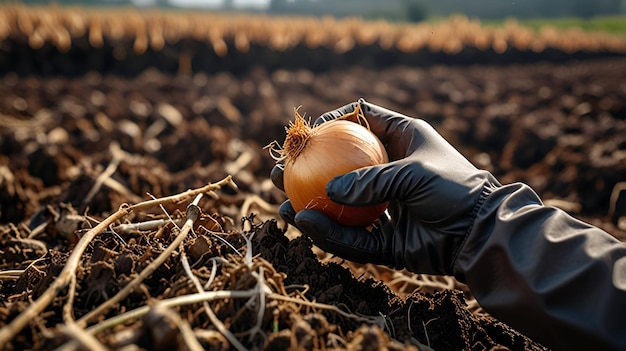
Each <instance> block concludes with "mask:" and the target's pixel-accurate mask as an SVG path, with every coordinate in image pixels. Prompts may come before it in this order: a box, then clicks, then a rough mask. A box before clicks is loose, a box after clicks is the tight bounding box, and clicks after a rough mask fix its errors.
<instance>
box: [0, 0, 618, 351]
mask: <svg viewBox="0 0 626 351" xmlns="http://www.w3.org/2000/svg"><path fill="white" fill-rule="evenodd" d="M331 4H332V5H331ZM381 4H384V6H382V5H381ZM624 16H626V1H623V0H619V1H609V0H603V1H582V0H581V1H568V2H565V1H555V2H548V1H545V0H544V1H525V2H517V1H514V2H506V3H504V2H501V1H495V0H493V1H488V0H483V1H477V0H474V1H471V2H468V1H452V0H445V1H444V0H441V1H437V2H432V3H431V2H428V3H427V2H425V1H408V0H407V1H403V0H392V1H356V0H346V1H332V2H331V1H327V0H318V1H269V0H268V1H252V0H246V1H244V0H239V1H235V0H233V1H208V0H206V1H198V2H191V1H187V2H185V1H181V0H177V1H174V0H172V1H163V0H141V1H140V0H133V1H121V0H120V1H116V0H112V1H103V2H87V1H82V2H81V1H72V2H64V1H57V2H55V3H54V4H49V3H47V2H41V1H40V2H37V1H24V2H21V3H15V2H4V3H1V4H0V229H1V230H0V241H1V242H2V243H3V244H6V245H7V246H6V247H8V246H9V245H17V244H15V242H16V241H15V240H14V238H13V236H15V237H19V236H20V235H21V236H24V237H27V236H30V235H33V234H32V232H33V230H34V228H35V227H37V226H39V225H41V222H42V221H46V220H47V221H50V223H53V222H54V221H56V220H57V219H58V218H59V216H56V217H54V216H52V213H53V211H52V210H51V209H56V210H57V211H58V212H60V213H65V212H64V211H66V209H67V207H68V206H69V207H71V208H74V209H76V212H77V213H80V214H83V213H88V214H89V215H90V216H94V217H98V218H101V217H104V216H106V215H107V214H110V213H111V212H113V211H115V210H116V209H117V208H118V207H119V206H120V204H121V203H123V202H129V201H135V202H136V201H137V200H138V199H141V198H143V197H145V194H146V193H150V194H152V195H154V196H157V197H159V196H165V195H169V194H172V193H176V192H181V191H184V190H186V189H188V188H193V187H198V186H202V185H203V184H206V182H207V181H216V180H218V179H221V178H222V177H224V176H226V175H227V174H231V175H233V177H234V180H235V182H236V183H237V184H238V185H239V187H240V189H239V192H238V193H237V194H227V195H225V199H223V200H220V202H218V203H217V204H216V205H215V206H214V208H211V210H213V211H217V212H219V213H220V214H221V215H222V216H223V217H228V218H231V222H230V223H231V229H233V228H234V229H233V230H239V229H240V228H239V226H238V225H239V224H240V219H241V215H249V213H247V212H246V211H248V210H249V211H253V212H255V213H257V215H258V216H259V217H258V218H261V219H264V220H266V219H276V220H277V221H278V223H279V224H280V225H284V223H283V222H282V220H281V219H280V218H279V216H278V214H277V212H276V208H277V205H278V204H280V203H281V202H282V201H283V200H285V196H284V194H283V193H281V192H280V191H278V190H277V189H275V188H274V187H273V186H272V184H271V182H270V181H269V179H268V175H269V172H270V170H271V168H272V166H273V164H274V163H273V162H274V161H273V159H271V158H270V157H269V155H268V154H267V152H266V151H265V150H263V149H262V148H263V146H265V145H267V144H268V143H270V142H272V141H274V140H278V141H279V142H280V141H282V140H283V138H284V126H285V125H286V124H287V123H288V122H289V121H290V120H292V118H293V108H294V107H297V106H302V107H301V109H300V111H301V112H306V114H307V116H311V117H312V118H315V117H317V116H318V115H320V114H322V113H324V112H326V111H329V110H331V109H334V108H337V107H339V106H342V105H344V104H346V103H349V102H353V101H356V100H357V99H359V98H361V97H362V98H365V99H366V100H368V101H370V102H373V103H377V104H380V105H382V106H385V107H388V108H390V109H393V110H396V111H399V112H401V113H404V114H407V115H409V116H415V117H420V118H423V119H425V120H427V121H428V122H430V123H431V124H433V125H434V126H435V128H436V129H437V130H438V131H439V132H440V133H441V134H442V135H444V136H445V137H446V138H447V139H448V140H449V141H450V142H451V143H452V144H454V145H455V146H456V147H457V148H458V149H459V150H460V151H461V152H462V153H463V154H464V155H465V156H466V157H468V158H469V159H470V160H471V161H472V162H474V163H475V164H476V165H477V166H478V167H481V168H484V169H488V170H489V171H491V172H493V173H494V174H495V175H496V177H498V178H499V179H500V180H501V181H502V182H503V183H510V182H515V181H524V182H527V183H528V184H530V185H531V186H532V187H533V188H534V189H535V190H537V192H538V193H539V194H540V196H541V197H542V198H543V199H544V200H545V201H546V203H547V204H550V205H554V206H558V207H561V208H563V209H564V210H566V211H568V212H570V213H572V214H574V215H575V216H577V217H579V218H581V219H583V220H585V221H588V222H591V223H593V224H595V225H598V226H600V227H602V228H604V229H606V230H607V231H609V232H610V233H611V234H613V235H615V236H616V237H618V238H620V239H626V183H624V182H626V23H625V22H626V21H625V18H626V17H624ZM120 150H123V153H122V154H123V155H124V157H121V158H120V156H119V155H120ZM114 161H115V162H118V167H117V168H116V169H115V170H114V171H113V173H110V174H108V176H109V177H110V178H111V179H112V180H110V181H109V182H108V183H102V181H101V179H102V178H101V177H102V174H106V173H107V172H108V169H109V167H110V165H111V163H113V162H114ZM98 184H99V185H98ZM103 184H104V185H103ZM96 185H98V186H101V190H100V191H99V192H98V193H97V194H96V195H94V197H93V198H90V199H89V201H86V200H85V194H86V193H87V192H88V190H89V189H92V188H93V187H95V186H96ZM250 199H253V200H250ZM251 201H252V202H251ZM251 203H252V204H253V205H251ZM61 204H62V205H61ZM254 204H256V205H254ZM244 212H245V213H244ZM46 216H47V217H46ZM54 218H56V219H54ZM226 222H228V221H226V220H224V223H223V225H224V226H226V225H227V224H225V223H226ZM51 227H52V225H50V226H48V227H46V228H48V229H45V231H44V232H43V233H40V234H38V235H42V239H41V240H42V241H45V242H46V245H50V246H51V247H52V246H53V245H56V247H62V248H63V247H66V246H67V245H70V246H71V244H72V243H71V242H69V241H68V240H64V239H63V237H59V235H58V233H57V232H55V231H54V230H53V229H50V228H51ZM2 240H5V241H2ZM207 240H208V239H207ZM0 249H4V248H3V247H0ZM7 252H8V251H7ZM318 254H319V257H323V254H321V253H319V252H318ZM3 257H4V256H3ZM268 259H269V258H268ZM325 259H327V257H326V258H325ZM277 260H278V259H277ZM335 260H336V261H338V260H337V259H335ZM9 261H10V260H9ZM9 261H7V260H6V259H5V261H0V266H1V267H2V268H3V269H6V268H7V267H10V268H15V267H20V264H22V263H23V262H21V261H19V260H16V261H11V262H9ZM341 264H342V265H344V266H348V265H349V263H345V262H342V263H341ZM283 268H284V267H283ZM350 269H352V270H353V272H357V273H358V274H366V273H367V274H369V276H374V277H376V278H377V279H383V280H385V281H386V282H388V283H390V282H392V281H395V283H390V285H389V286H390V288H391V289H392V290H393V291H394V293H397V294H399V295H402V296H406V295H408V294H410V293H411V292H412V289H415V288H416V287H420V286H422V287H423V286H426V285H427V284H426V283H427V282H428V281H429V280H428V279H430V278H424V277H417V278H415V277H412V278H407V277H408V275H403V276H399V275H398V274H399V273H397V272H388V271H385V270H384V269H382V268H381V267H365V268H364V267H362V266H350ZM290 272H291V271H290ZM303 276H304V275H303ZM120 279H121V280H120V283H119V284H122V283H121V282H123V277H122V278H120ZM303 279H304V278H303ZM393 279H396V280H393ZM408 279H413V280H408ZM430 282H431V283H432V284H431V285H430V288H432V287H433V286H435V287H437V288H438V289H439V288H441V287H442V286H443V287H448V288H450V287H454V286H456V285H454V284H453V283H451V282H450V280H447V281H444V283H445V284H448V285H442V283H441V281H439V285H437V284H435V283H433V281H430ZM115 284H117V283H111V284H110V285H111V286H115ZM159 284H160V282H155V285H156V286H157V287H153V286H151V287H150V289H153V288H154V289H157V288H158V285H159ZM168 284H169V283H168ZM337 284H339V285H341V283H337ZM420 284H421V285H420ZM424 284H426V285H424ZM13 288H15V284H12V283H10V284H9V283H6V284H4V285H2V286H0V296H2V297H8V296H12V295H11V294H12V293H13V290H12V289H13ZM31 288H32V287H31ZM333 288H334V287H333ZM320 289H321V288H320ZM333 291H334V290H333ZM333 291H331V292H328V291H326V290H320V291H317V292H315V293H316V294H317V293H320V294H322V293H323V294H324V295H323V296H326V297H328V296H336V295H337V294H335V293H332V292H333ZM114 292H115V291H113V292H109V293H114ZM152 293H153V296H157V292H156V291H152ZM313 293H314V292H313V291H311V292H309V295H307V297H308V298H310V299H317V298H319V296H318V295H312V294H313ZM2 294H4V295H2ZM346 294H347V297H346V301H332V302H333V303H346V304H350V303H353V302H354V301H352V300H355V301H357V300H359V299H362V296H365V295H364V294H363V293H362V292H359V293H358V294H357V295H355V296H352V295H349V294H348V293H347V292H346ZM348 295H349V296H348ZM20 296H21V297H18V298H16V299H18V300H19V299H24V298H26V297H28V295H27V294H25V295H20ZM97 298H98V297H97ZM97 298H95V299H97ZM100 298H101V299H102V297H100ZM467 298H468V299H469V300H470V301H471V296H470V295H467ZM78 299H79V300H78V301H79V302H80V301H82V300H80V294H79V297H78ZM90 299H91V298H90ZM347 299H352V300H350V301H347ZM2 300H3V301H5V300H6V301H8V299H2ZM87 300H89V299H87ZM20 301H21V300H20ZM90 301H91V300H89V301H87V302H90ZM61 302H62V301H61ZM82 302H85V301H82ZM77 304H78V303H77ZM3 306H5V305H0V316H1V317H5V318H7V319H8V317H7V316H11V318H12V317H14V316H15V315H16V314H17V313H18V312H19V311H18V309H19V308H18V307H14V308H13V309H12V310H10V311H9V310H8V309H3ZM81 306H82V307H81V308H84V310H83V311H78V312H77V313H79V312H80V313H85V311H88V310H89V309H90V308H91V307H93V306H91V305H89V304H87V305H84V306H83V305H81ZM57 307H58V309H59V310H60V307H59V306H57ZM405 307H406V306H405ZM472 308H473V311H475V310H476V309H477V305H476V304H475V303H474V304H473V305H472ZM370 312H371V311H369V312H367V313H370ZM440 312H441V311H440ZM448 312H449V311H448ZM224 313H226V312H224ZM329 313H330V312H329ZM364 313H365V312H364ZM438 313H439V312H438ZM441 313H442V314H443V313H444V312H441ZM453 313H454V312H453ZM456 313H457V315H452V318H451V320H454V321H456V320H465V319H463V318H469V317H467V315H465V314H463V313H462V312H459V311H458V310H457V311H456ZM331 315H332V314H327V316H331ZM404 315H405V316H406V313H405V314H404ZM329 318H330V317H329ZM332 318H338V317H337V316H336V315H333V317H332ZM470 319H471V318H470ZM3 320H6V319H0V326H3V325H4V324H3V323H2V322H3ZM250 320H253V318H251V319H250ZM337 320H340V318H339V319H337ZM39 322H40V323H41V325H46V326H47V327H52V326H54V322H55V320H54V318H52V319H51V321H46V320H43V321H39ZM39 322H38V323H39ZM422 322H423V321H422V320H420V321H419V322H418V324H416V325H415V326H413V331H415V330H418V329H419V330H422V329H423V328H422V327H423V325H422ZM285 323H286V322H285ZM484 323H486V322H485V321H484V320H482V319H481V320H479V321H475V320H472V321H471V322H467V323H466V324H464V325H466V326H467V325H471V326H474V325H478V326H479V328H480V327H481V326H484V325H485V324H484ZM461 324H463V323H461ZM269 325H270V324H269V323H267V324H266V325H265V326H266V327H267V331H268V334H270V333H269V331H270V329H269V328H270V327H269ZM295 325H296V323H294V324H293V328H295ZM204 327H206V325H204ZM288 327H289V328H291V327H292V326H291V325H289V326H288ZM353 327H354V326H353V325H351V326H348V325H344V326H343V328H347V329H346V330H348V329H349V328H352V329H350V330H353V329H355V328H353ZM444 327H445V326H442V327H441V328H439V327H435V325H434V324H433V325H432V329H431V330H430V331H429V332H430V340H429V342H431V341H432V342H433V343H434V344H435V346H440V347H435V349H446V346H449V345H447V344H445V342H446V339H449V340H457V341H459V340H460V341H459V343H460V344H462V343H463V342H464V340H462V338H460V335H461V333H460V332H459V333H458V335H454V337H452V336H451V335H446V329H445V328H444ZM242 328H243V327H242ZM398 328H399V329H398V333H399V334H401V333H402V330H404V332H406V333H408V332H411V333H413V331H411V327H410V325H409V327H408V330H405V329H406V328H405V329H400V327H398ZM424 328H425V327H424ZM33 330H38V329H37V328H36V327H33ZM294 330H295V329H294ZM455 330H456V329H455ZM472 332H475V330H474V329H472ZM399 334H398V335H399ZM325 335H326V334H325ZM389 335H391V334H389ZM435 335H440V336H442V337H441V338H439V339H434V337H435ZM504 335H508V336H509V337H510V335H512V334H510V333H509V334H507V333H504ZM412 336H414V337H415V338H417V339H418V340H419V341H420V342H422V343H426V341H427V338H428V336H426V335H422V334H420V335H417V334H416V335H412ZM283 337H284V335H283ZM320 337H321V336H320ZM345 337H346V340H347V341H346V342H351V339H349V338H348V337H347V336H345ZM29 338H30V335H27V333H26V332H25V334H21V335H20V338H19V340H20V342H21V343H22V344H19V345H22V346H24V347H28V348H35V349H38V348H39V349H45V342H42V341H41V340H44V339H45V338H42V339H41V340H40V344H37V345H33V344H32V343H33V341H32V340H31V339H29ZM246 339H247V338H246ZM331 339H332V337H330V336H328V339H327V340H326V341H329V340H331ZM355 339H356V338H355ZM58 340H59V339H57V341H58ZM435 340H438V341H435ZM498 340H501V339H498ZM516 340H517V342H519V343H520V344H517V346H518V347H519V346H520V345H521V344H523V343H525V342H526V341H524V340H522V339H516ZM520 340H521V341H520ZM465 341H467V340H465ZM329 342H330V341H329ZM437 342H439V343H441V344H436V343H437ZM460 344H455V345H456V346H458V345H460ZM109 345H110V344H109ZM246 345H247V346H254V347H261V346H262V345H265V344H263V343H262V342H259V341H258V340H256V341H254V342H253V341H249V343H248V344H246ZM524 345H526V346H528V345H527V344H524ZM266 346H267V345H266ZM513 346H514V345H513V344H510V345H508V346H507V347H510V348H513ZM142 347H145V344H142ZM451 349H454V348H451ZM456 349H459V348H458V347H457V348H456Z"/></svg>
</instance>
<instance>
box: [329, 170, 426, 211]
mask: <svg viewBox="0 0 626 351" xmlns="http://www.w3.org/2000/svg"><path fill="white" fill-rule="evenodd" d="M412 168H414V167H413V166H411V165H410V164H407V163H406V162H402V160H398V161H395V162H390V163H385V164H381V165H376V166H371V167H364V168H360V169H358V170H355V171H352V172H349V173H346V174H343V175H340V176H337V177H335V178H333V179H331V180H330V181H329V182H328V184H327V185H326V193H327V194H328V197H329V198H330V199H331V200H333V201H335V202H338V203H340V204H342V205H349V206H368V205H374V204H379V203H383V202H386V201H390V200H400V201H402V200H405V199H406V197H407V195H408V194H411V193H412V190H414V189H415V186H416V185H417V184H418V181H419V179H416V175H418V174H420V173H419V172H415V170H414V169H412Z"/></svg>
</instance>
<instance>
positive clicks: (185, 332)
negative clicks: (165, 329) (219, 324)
mask: <svg viewBox="0 0 626 351" xmlns="http://www.w3.org/2000/svg"><path fill="white" fill-rule="evenodd" d="M153 310H154V311H156V312H157V313H158V314H160V315H162V316H164V317H165V318H167V319H169V320H171V321H172V322H174V324H176V326H177V327H178V330H180V335H181V336H182V338H183V341H184V342H185V346H186V347H187V349H188V350H189V351H203V350H204V348H203V347H202V345H200V342H198V339H196V335H195V334H194V332H193V330H191V327H190V326H189V323H187V321H186V320H183V319H182V318H180V315H179V314H178V313H176V312H174V311H173V310H171V309H169V308H167V307H163V306H161V305H158V304H157V305H155V306H154V307H153Z"/></svg>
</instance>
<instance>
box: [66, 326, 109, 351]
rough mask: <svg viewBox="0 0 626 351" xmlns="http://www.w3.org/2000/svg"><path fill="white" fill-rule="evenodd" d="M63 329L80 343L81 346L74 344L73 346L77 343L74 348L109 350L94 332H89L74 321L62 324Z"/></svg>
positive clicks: (94, 350)
mask: <svg viewBox="0 0 626 351" xmlns="http://www.w3.org/2000/svg"><path fill="white" fill-rule="evenodd" d="M61 331H62V332H63V333H64V334H65V335H67V336H69V337H71V338H72V339H73V340H74V341H76V342H77V343H78V344H80V347H79V346H78V345H76V344H72V346H74V345H76V347H73V348H72V349H80V350H92V351H107V350H108V349H107V348H106V347H105V346H104V345H102V344H101V343H100V342H99V341H98V339H96V338H95V337H94V336H93V335H92V334H90V333H88V332H87V331H85V329H83V328H81V327H79V326H78V324H76V323H74V322H72V323H67V324H65V325H63V326H61ZM66 345H67V344H66Z"/></svg>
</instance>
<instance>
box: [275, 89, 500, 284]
mask: <svg viewBox="0 0 626 351" xmlns="http://www.w3.org/2000/svg"><path fill="white" fill-rule="evenodd" d="M357 104H360V105H361V110H362V111H363V113H364V115H365V118H366V119H367V121H368V122H369V126H370V129H371V131H372V132H373V133H374V134H375V135H376V136H377V137H378V138H379V139H380V140H381V142H382V143H383V145H384V146H385V148H386V149H387V153H388V155H389V160H390V162H389V163H386V164H381V165H377V166H373V167H365V168H361V169H359V170H356V171H353V172H349V173H347V174H345V175H341V176H338V177H335V178H333V179H332V180H331V181H330V182H329V183H328V184H327V186H326V191H327V193H328V196H329V197H330V199H332V200H333V201H336V202H338V203H341V204H345V205H350V206H365V205H371V204H378V203H382V202H385V201H389V208H388V213H389V218H385V216H383V218H381V220H380V223H376V224H375V226H374V227H373V228H370V229H369V230H368V229H366V228H358V227H346V226H342V225H339V224H338V223H336V222H334V221H333V220H331V219H330V218H328V217H327V216H325V215H324V214H322V213H321V212H319V211H315V210H303V211H300V212H298V213H295V211H294V210H293V207H292V206H291V203H290V202H289V200H287V201H285V202H284V203H283V204H282V205H281V207H280V215H281V216H282V217H283V218H284V219H285V220H286V221H287V222H289V223H291V224H293V225H295V226H296V227H297V228H298V229H299V230H300V231H301V232H302V233H303V234H304V235H306V236H308V237H309V238H311V240H312V241H313V243H314V244H315V245H317V246H318V247H319V248H321V249H322V250H324V251H327V252H330V253H333V254H335V255H338V256H340V257H342V258H345V259H348V260H351V261H354V262H360V263H374V264H384V265H387V266H390V267H392V268H395V269H403V268H406V269H408V270H409V271H412V272H416V273H428V274H445V275H452V273H453V272H452V271H453V264H454V260H455V257H456V255H457V252H458V250H459V248H460V247H461V245H462V243H463V241H464V240H465V238H466V236H467V235H468V233H469V231H470V228H471V226H472V222H473V218H474V216H475V214H476V211H478V209H479V207H480V204H481V203H482V201H484V199H485V198H486V196H487V195H488V194H489V192H490V191H491V190H492V189H494V188H496V187H499V186H500V184H499V183H498V181H497V180H496V179H495V178H494V177H493V176H492V175H491V174H490V173H489V172H486V171H481V170H478V169H477V168H476V167H474V166H473V165H472V164H471V163H470V162H469V161H468V160H467V159H466V158H465V157H463V156H462V155H461V154H460V153H459V152H458V151H457V150H456V149H454V147H452V146H451V145H450V144H449V143H448V142H447V141H446V140H445V139H444V138H443V137H442V136H441V135H439V134H438V133H437V132H436V131H435V130H434V129H433V128H432V127H431V126H430V125H429V124H428V123H426V122H425V121H423V120H420V119H414V118H411V117H407V116H404V115H402V114H399V113H397V112H393V111H390V110H387V109H385V108H382V107H380V106H377V105H374V104H371V103H368V102H366V101H365V100H363V99H361V100H359V101H358V102H355V103H351V104H348V105H346V106H343V107H341V108H339V109H336V110H334V111H330V112H327V113H325V114H323V115H322V116H321V117H320V118H318V119H317V121H316V122H315V124H316V125H317V124H320V123H324V122H325V121H329V120H332V119H335V118H338V117H340V116H343V115H345V114H347V113H350V112H353V111H354V109H355V107H356V106H357ZM282 176H283V172H282V165H276V167H274V169H273V170H272V173H271V175H270V177H271V179H272V181H273V182H274V184H275V185H276V186H277V187H279V188H280V189H283V181H282Z"/></svg>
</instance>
